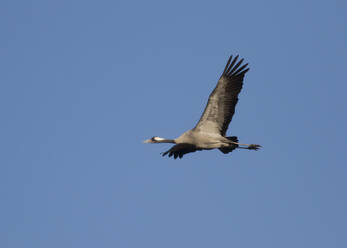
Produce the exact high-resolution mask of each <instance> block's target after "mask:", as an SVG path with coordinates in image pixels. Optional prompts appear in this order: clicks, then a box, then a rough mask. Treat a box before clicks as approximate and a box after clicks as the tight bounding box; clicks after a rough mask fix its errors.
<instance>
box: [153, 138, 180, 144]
mask: <svg viewBox="0 0 347 248" xmlns="http://www.w3.org/2000/svg"><path fill="white" fill-rule="evenodd" d="M156 141H157V143H173V144H176V141H175V140H174V139H164V138H160V139H157V140H156Z"/></svg>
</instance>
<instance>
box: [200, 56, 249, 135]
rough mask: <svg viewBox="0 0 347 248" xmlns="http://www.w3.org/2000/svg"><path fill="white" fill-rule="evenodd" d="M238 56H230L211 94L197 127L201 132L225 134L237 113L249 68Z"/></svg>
mask: <svg viewBox="0 0 347 248" xmlns="http://www.w3.org/2000/svg"><path fill="white" fill-rule="evenodd" d="M238 57H239V56H236V57H235V58H234V59H232V56H230V58H229V60H228V62H227V64H226V66H225V69H224V71H223V74H222V76H221V77H220V79H219V80H218V83H217V86H216V88H215V89H214V90H213V91H212V93H211V94H210V97H209V98H208V102H207V105H206V107H205V110H204V113H203V114H202V116H201V118H200V120H199V122H198V124H197V125H196V126H195V129H198V130H199V131H201V132H209V133H218V134H221V135H223V136H225V133H226V131H227V129H228V126H229V123H230V122H231V119H232V117H233V115H234V113H235V106H236V104H237V101H238V95H239V93H240V91H241V89H242V85H243V78H244V76H245V73H246V72H247V71H248V70H249V68H247V65H248V64H245V65H242V66H241V64H242V62H243V59H241V60H239V61H238Z"/></svg>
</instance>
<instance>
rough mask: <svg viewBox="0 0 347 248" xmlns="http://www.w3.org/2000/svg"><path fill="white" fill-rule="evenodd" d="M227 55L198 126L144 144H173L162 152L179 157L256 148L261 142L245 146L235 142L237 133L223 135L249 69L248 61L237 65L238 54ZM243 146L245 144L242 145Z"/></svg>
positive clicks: (152, 139) (153, 138) (155, 138)
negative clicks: (211, 151) (221, 72)
mask: <svg viewBox="0 0 347 248" xmlns="http://www.w3.org/2000/svg"><path fill="white" fill-rule="evenodd" d="M231 59H232V56H230V58H229V60H228V63H227V65H226V66H225V69H224V72H223V74H222V76H221V77H220V79H219V80H218V83H217V86H216V88H215V89H214V90H213V91H212V93H211V94H210V97H209V99H208V103H207V105H206V108H205V110H204V113H203V114H202V116H201V118H200V120H199V122H198V123H197V125H196V126H195V127H194V128H193V129H191V130H188V131H186V132H184V133H183V134H182V135H181V136H179V137H178V138H176V139H164V138H159V137H156V136H155V137H152V138H151V139H148V140H146V141H145V143H173V144H176V145H174V146H173V147H172V148H171V149H170V150H168V151H166V152H164V153H162V155H163V156H165V155H167V154H169V157H171V156H174V158H175V159H176V158H177V157H179V158H182V157H183V155H184V154H186V153H190V152H195V151H200V150H211V149H217V148H218V149H219V150H220V151H221V152H223V153H229V152H231V151H233V150H234V149H236V148H242V149H249V150H257V149H259V147H260V145H254V144H252V145H247V144H240V143H238V139H237V137H236V136H231V137H226V131H227V129H228V126H229V123H230V122H231V119H232V117H233V115H234V112H235V106H236V104H237V102H238V94H239V93H240V91H241V88H242V85H243V78H244V75H245V73H246V72H247V71H248V70H249V69H248V68H246V67H247V65H248V64H245V65H243V66H241V67H239V66H240V65H241V64H242V62H243V59H241V60H240V61H239V62H238V63H237V64H236V62H237V59H238V56H236V57H235V58H234V59H233V60H231ZM240 145H243V146H244V147H241V146H240Z"/></svg>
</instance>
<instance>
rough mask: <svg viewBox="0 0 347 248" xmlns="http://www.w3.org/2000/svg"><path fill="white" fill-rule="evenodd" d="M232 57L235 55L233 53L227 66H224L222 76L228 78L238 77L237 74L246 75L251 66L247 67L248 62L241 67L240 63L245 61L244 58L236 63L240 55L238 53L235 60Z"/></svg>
mask: <svg viewBox="0 0 347 248" xmlns="http://www.w3.org/2000/svg"><path fill="white" fill-rule="evenodd" d="M232 58H233V56H232V55H231V56H230V57H229V59H228V62H227V64H226V66H225V68H224V71H223V74H222V77H223V76H226V77H228V78H231V77H237V76H241V75H245V73H246V72H248V71H249V68H246V67H247V66H248V63H247V64H245V65H243V66H241V67H240V65H241V64H242V62H243V59H240V60H239V62H238V63H237V64H236V65H235V63H236V62H237V60H238V58H239V55H236V56H235V58H234V59H233V60H232ZM231 60H232V61H231ZM239 67H240V68H239Z"/></svg>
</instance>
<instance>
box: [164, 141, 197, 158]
mask: <svg viewBox="0 0 347 248" xmlns="http://www.w3.org/2000/svg"><path fill="white" fill-rule="evenodd" d="M198 150H201V149H197V148H196V146H195V145H192V144H187V143H182V144H177V145H174V146H173V147H171V149H170V150H168V151H166V152H163V153H162V156H163V157H164V156H165V155H167V154H169V157H171V156H174V158H175V159H176V158H177V157H179V158H182V157H183V155H184V154H187V153H190V152H195V151H198Z"/></svg>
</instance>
